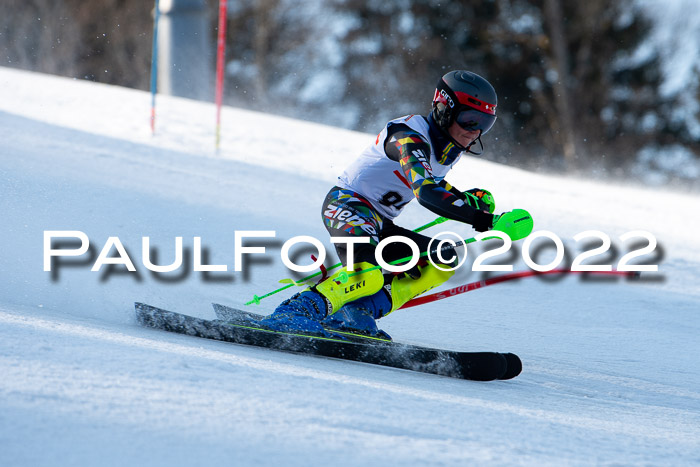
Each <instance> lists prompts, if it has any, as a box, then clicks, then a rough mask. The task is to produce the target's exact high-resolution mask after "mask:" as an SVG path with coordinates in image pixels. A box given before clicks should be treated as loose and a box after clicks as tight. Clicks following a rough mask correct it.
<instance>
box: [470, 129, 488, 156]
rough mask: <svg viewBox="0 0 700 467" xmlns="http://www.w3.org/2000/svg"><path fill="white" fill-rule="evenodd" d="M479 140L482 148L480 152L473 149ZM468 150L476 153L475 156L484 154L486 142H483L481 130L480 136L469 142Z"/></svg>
mask: <svg viewBox="0 0 700 467" xmlns="http://www.w3.org/2000/svg"><path fill="white" fill-rule="evenodd" d="M477 141H478V142H479V146H481V149H480V150H479V152H476V151H472V146H474V143H476V142H477ZM466 151H467V152H468V153H469V154H474V155H475V156H480V155H482V154H483V153H484V143H482V142H481V132H479V137H478V138H476V139H475V140H474V141H472V142H471V143H470V144H469V146H467V149H466Z"/></svg>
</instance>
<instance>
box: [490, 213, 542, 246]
mask: <svg viewBox="0 0 700 467" xmlns="http://www.w3.org/2000/svg"><path fill="white" fill-rule="evenodd" d="M533 226H534V223H533V220H532V216H531V215H530V213H529V212H527V211H526V210H525V209H513V210H512V211H506V212H504V213H503V214H500V215H498V216H494V220H493V230H500V231H501V232H505V233H507V234H508V236H509V237H510V239H511V240H520V239H521V238H525V237H527V236H528V235H530V233H531V232H532V228H533Z"/></svg>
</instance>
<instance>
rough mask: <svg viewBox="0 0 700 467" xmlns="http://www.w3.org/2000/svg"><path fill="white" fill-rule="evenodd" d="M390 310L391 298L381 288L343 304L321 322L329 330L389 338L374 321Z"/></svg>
mask: <svg viewBox="0 0 700 467" xmlns="http://www.w3.org/2000/svg"><path fill="white" fill-rule="evenodd" d="M390 310H391V300H390V299H389V295H388V294H387V291H386V290H384V289H382V290H380V291H379V292H377V293H375V294H374V295H370V296H369V297H363V298H360V299H358V300H355V301H354V302H350V303H347V304H345V305H343V307H342V308H341V309H340V310H338V311H337V312H336V313H333V314H332V315H329V316H328V317H326V319H324V320H323V321H322V324H323V326H324V327H325V328H326V329H329V330H337V331H340V332H350V333H353V334H361V335H363V336H369V337H374V338H378V339H383V340H391V336H390V335H389V334H387V333H386V332H385V331H382V330H381V329H379V328H378V327H377V322H376V320H377V319H379V318H381V317H382V316H384V315H385V314H387V313H389V311H390Z"/></svg>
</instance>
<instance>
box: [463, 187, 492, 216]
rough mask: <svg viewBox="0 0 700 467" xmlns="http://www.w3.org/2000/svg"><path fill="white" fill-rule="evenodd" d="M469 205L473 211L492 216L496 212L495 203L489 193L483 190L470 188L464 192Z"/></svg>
mask: <svg viewBox="0 0 700 467" xmlns="http://www.w3.org/2000/svg"><path fill="white" fill-rule="evenodd" d="M464 196H466V197H467V202H468V203H469V205H470V206H471V207H473V208H475V209H479V210H482V211H488V212H490V213H492V214H493V211H495V210H496V201H495V200H494V199H493V195H492V194H491V192H490V191H488V190H484V189H483V188H472V189H471V190H467V191H465V192H464Z"/></svg>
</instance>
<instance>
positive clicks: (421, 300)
mask: <svg viewBox="0 0 700 467" xmlns="http://www.w3.org/2000/svg"><path fill="white" fill-rule="evenodd" d="M548 274H596V275H609V276H627V277H639V272H636V271H572V270H570V269H552V270H551V271H521V272H514V273H511V274H504V275H502V276H498V277H492V278H490V279H484V280H481V281H476V282H471V283H469V284H464V285H460V286H457V287H454V288H452V289H448V290H443V291H442V292H436V293H433V294H430V295H425V296H423V297H417V298H414V299H413V300H409V301H408V302H406V304H405V305H403V306H402V307H401V308H410V307H412V306H418V305H423V304H425V303H430V302H436V301H438V300H442V299H445V298H449V297H454V296H455V295H461V294H463V293H467V292H470V291H472V290H476V289H480V288H482V287H487V286H489V285H494V284H500V283H501V282H508V281H513V280H517V279H522V278H524V277H532V276H545V275H548Z"/></svg>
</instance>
